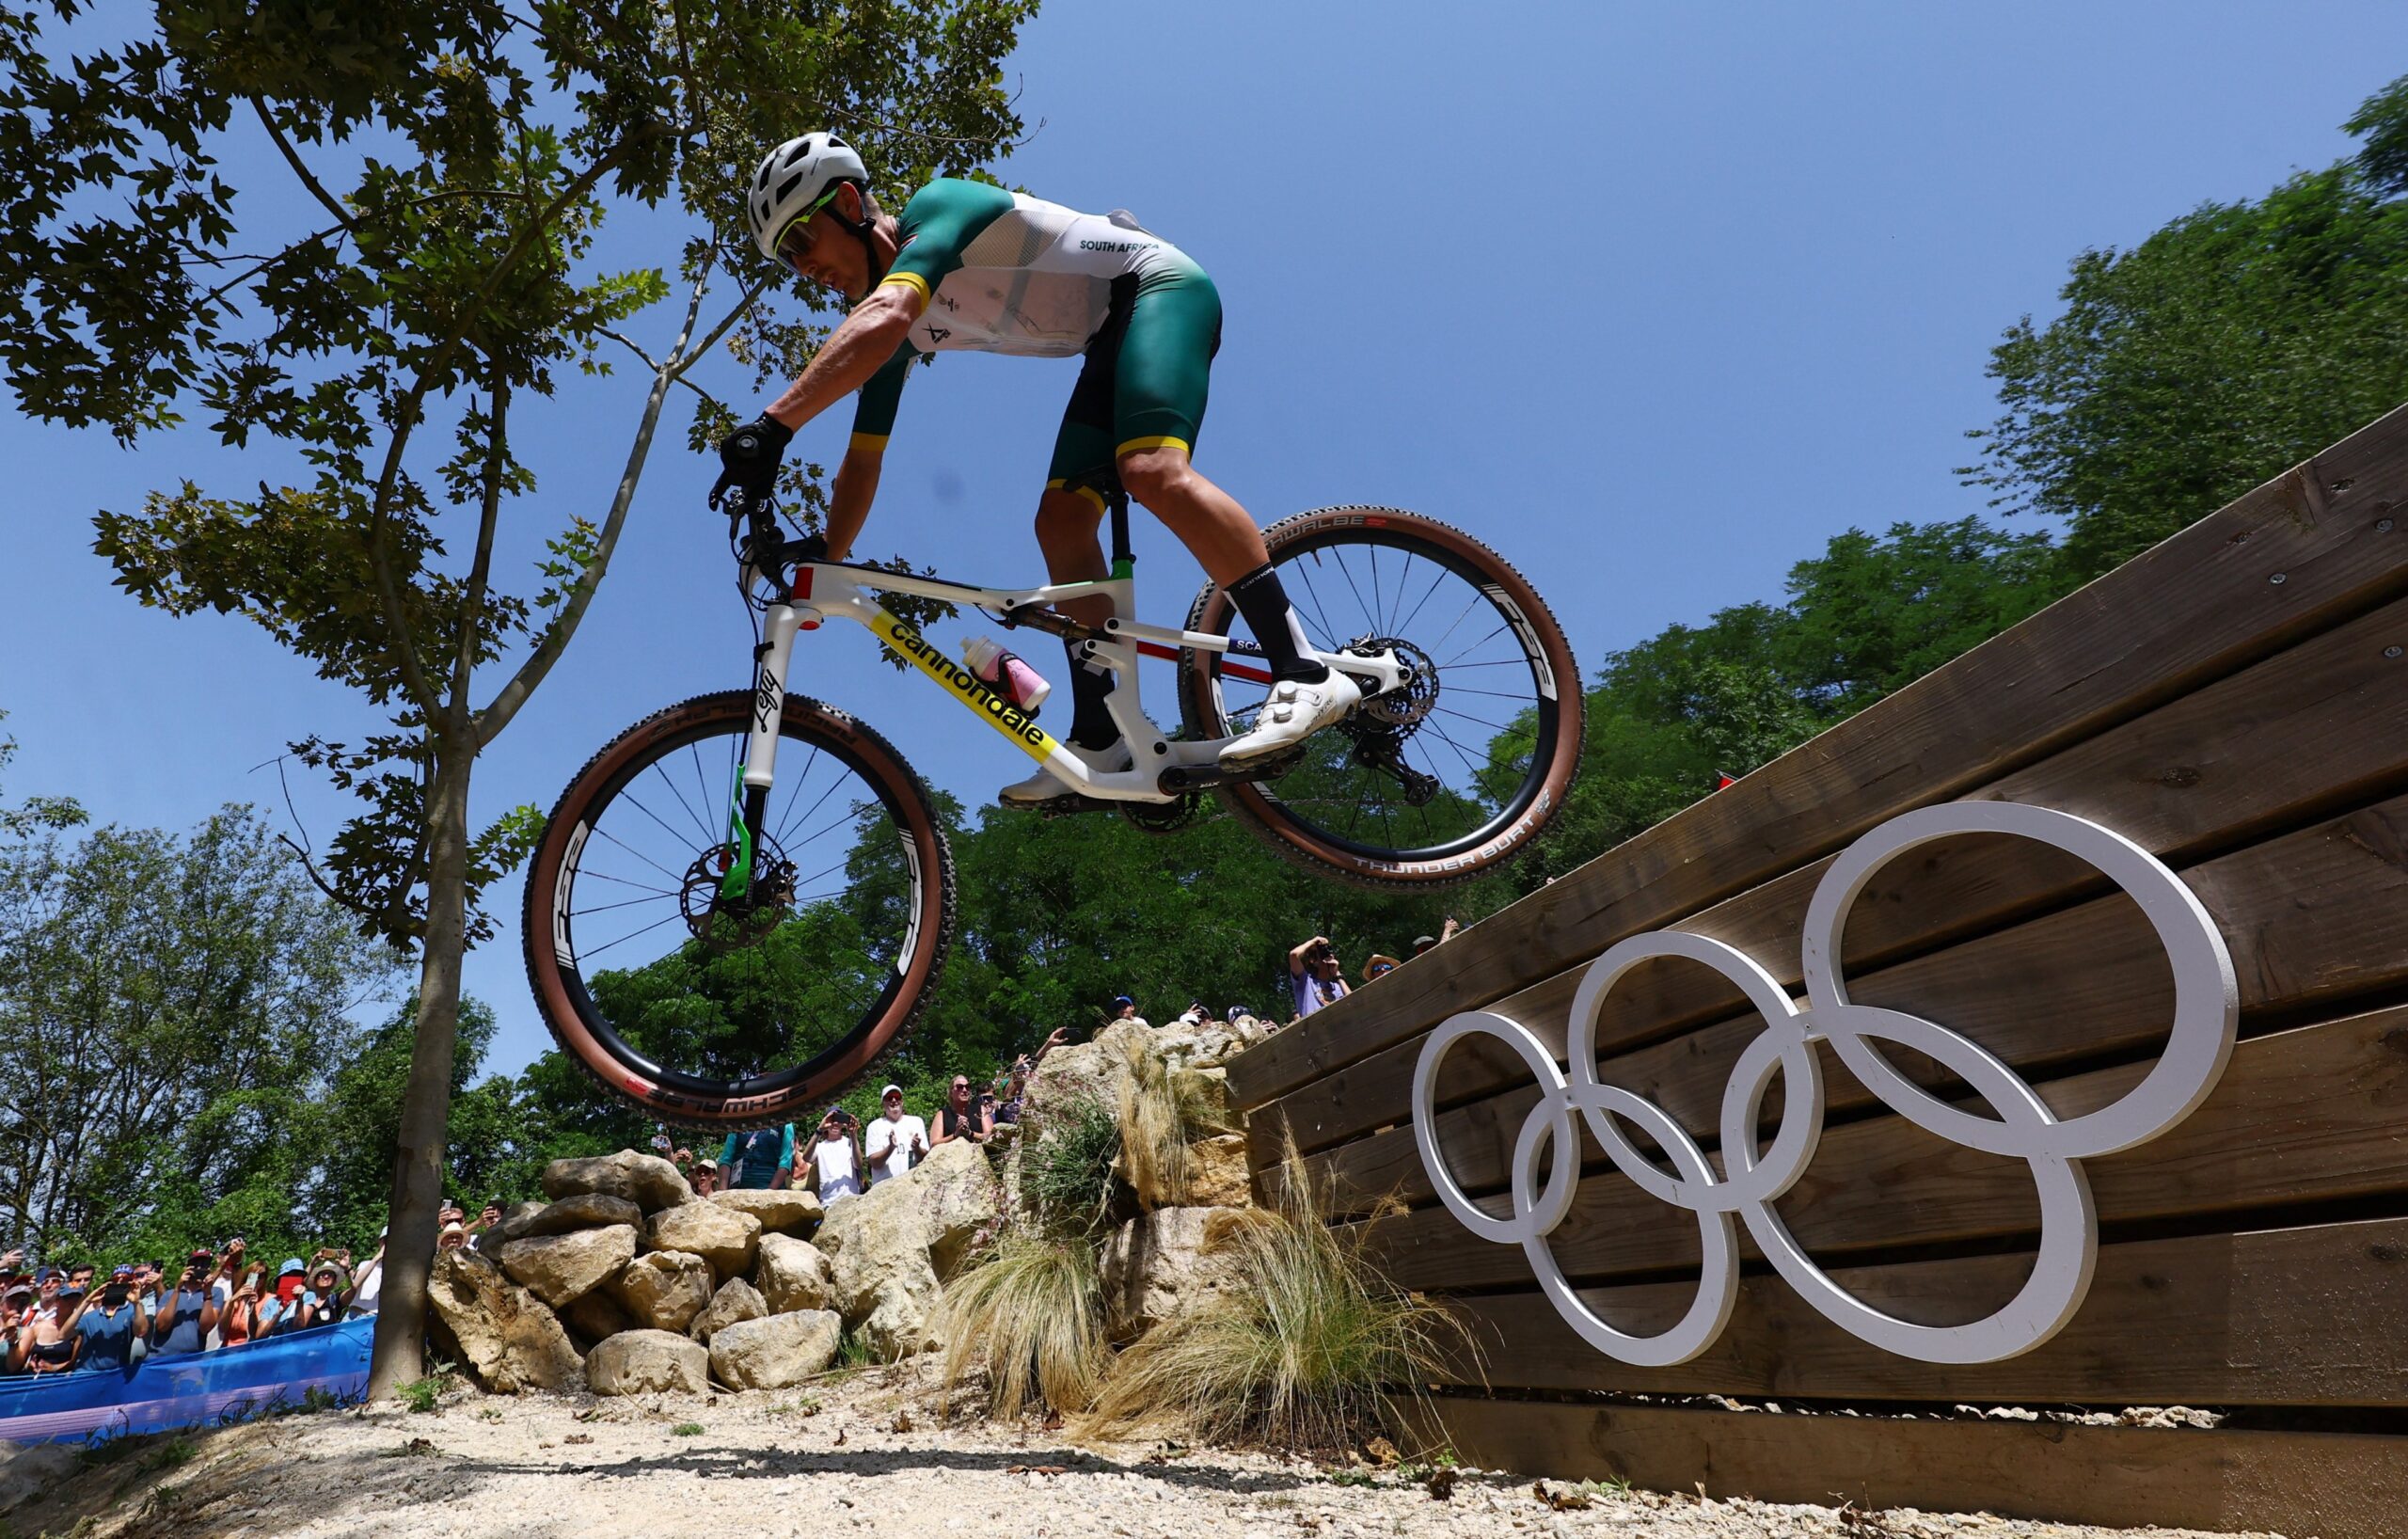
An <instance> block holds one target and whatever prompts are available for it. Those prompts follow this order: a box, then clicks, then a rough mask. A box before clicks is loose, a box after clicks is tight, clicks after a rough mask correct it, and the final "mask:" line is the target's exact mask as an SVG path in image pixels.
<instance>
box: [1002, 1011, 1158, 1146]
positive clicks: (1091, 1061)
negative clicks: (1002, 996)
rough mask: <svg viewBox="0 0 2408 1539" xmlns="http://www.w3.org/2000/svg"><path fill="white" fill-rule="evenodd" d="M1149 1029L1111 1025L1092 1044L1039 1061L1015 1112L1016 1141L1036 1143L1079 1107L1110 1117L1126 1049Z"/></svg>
mask: <svg viewBox="0 0 2408 1539" xmlns="http://www.w3.org/2000/svg"><path fill="white" fill-rule="evenodd" d="M1151 1035H1152V1031H1151V1028H1150V1027H1149V1026H1147V1025H1145V1024H1144V1023H1141V1022H1131V1021H1116V1022H1114V1023H1112V1024H1110V1025H1108V1026H1106V1027H1104V1028H1103V1029H1102V1030H1101V1031H1099V1032H1097V1033H1096V1034H1095V1039H1094V1040H1092V1041H1085V1042H1073V1043H1071V1044H1070V1045H1069V1046H1067V1047H1057V1048H1055V1049H1054V1051H1053V1052H1051V1053H1048V1054H1047V1055H1045V1061H1044V1062H1043V1063H1040V1064H1038V1066H1037V1072H1036V1073H1035V1074H1034V1075H1033V1076H1031V1077H1030V1079H1029V1082H1028V1097H1027V1100H1026V1101H1025V1102H1024V1103H1023V1104H1022V1109H1021V1121H1022V1124H1024V1130H1023V1132H1022V1138H1024V1139H1025V1138H1035V1137H1041V1136H1042V1135H1043V1134H1044V1133H1045V1131H1046V1129H1047V1128H1048V1127H1050V1126H1052V1125H1053V1124H1054V1123H1055V1122H1059V1121H1062V1120H1064V1119H1066V1118H1068V1117H1069V1116H1072V1115H1074V1114H1075V1112H1076V1110H1077V1108H1078V1107H1079V1106H1080V1105H1081V1104H1082V1103H1089V1102H1091V1103H1095V1104H1097V1105H1100V1106H1101V1107H1103V1108H1104V1109H1105V1110H1106V1111H1110V1110H1112V1109H1114V1108H1116V1107H1117V1106H1118V1105H1119V1104H1120V1090H1121V1087H1122V1086H1123V1084H1125V1083H1126V1082H1127V1081H1128V1079H1129V1077H1130V1075H1129V1045H1130V1044H1131V1043H1138V1044H1145V1043H1147V1042H1148V1039H1149V1037H1150V1036H1151Z"/></svg>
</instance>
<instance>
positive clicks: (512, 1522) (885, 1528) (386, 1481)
mask: <svg viewBox="0 0 2408 1539" xmlns="http://www.w3.org/2000/svg"><path fill="white" fill-rule="evenodd" d="M1550 1490H1551V1491H1552V1492H1553V1493H1554V1495H1555V1497H1556V1498H1557V1499H1559V1500H1560V1501H1562V1502H1564V1503H1565V1505H1564V1506H1562V1507H1559V1506H1557V1505H1555V1504H1554V1503H1551V1502H1549V1501H1545V1500H1542V1499H1541V1498H1540V1497H1539V1496H1538V1495H1536V1494H1534V1493H1533V1491H1532V1489H1531V1484H1530V1483H1529V1481H1527V1480H1521V1479H1516V1478H1513V1477H1507V1476H1501V1475H1488V1474H1481V1473H1479V1472H1475V1471H1463V1472H1461V1473H1460V1474H1459V1476H1458V1478H1457V1479H1456V1481H1455V1483H1454V1485H1453V1489H1452V1491H1451V1493H1450V1497H1449V1498H1448V1499H1444V1500H1441V1499H1436V1498H1434V1497H1433V1496H1432V1495H1431V1493H1430V1491H1429V1490H1428V1489H1427V1488H1426V1487H1425V1486H1424V1485H1423V1484H1422V1483H1419V1482H1418V1480H1417V1479H1415V1478H1414V1477H1413V1473H1412V1472H1410V1471H1408V1472H1405V1473H1399V1472H1396V1471H1388V1472H1384V1473H1380V1474H1371V1473H1369V1472H1365V1471H1343V1472H1338V1473H1337V1475H1336V1478H1333V1473H1332V1472H1331V1471H1326V1470H1323V1469H1321V1468H1316V1467H1315V1466H1313V1465H1310V1464H1307V1463H1304V1462H1301V1461H1291V1460H1285V1459H1278V1458H1273V1457H1269V1456H1265V1455H1260V1454H1228V1453H1212V1454H1204V1453H1195V1452H1182V1451H1180V1450H1177V1449H1170V1448H1165V1447H1164V1446H1162V1445H1159V1444H1157V1445H1153V1446H1151V1447H1149V1446H1146V1445H1138V1446H1133V1447H1116V1448H1110V1449H1101V1450H1086V1449H1080V1448H1077V1447H1074V1446H1072V1445H1071V1444H1070V1443H1069V1441H1067V1440H1066V1439H1065V1438H1064V1437H1063V1436H1061V1435H1060V1434H1059V1433H1056V1432H1047V1431H1044V1430H1042V1429H1040V1428H1038V1427H1036V1426H1033V1425H1032V1426H1028V1427H1025V1428H1009V1427H993V1426H987V1425H974V1426H956V1427H951V1428H946V1427H942V1426H940V1425H938V1422H937V1418H936V1416H935V1414H934V1407H933V1404H932V1402H931V1401H930V1399H929V1398H928V1396H927V1394H926V1393H925V1390H924V1388H923V1387H922V1386H921V1385H920V1384H919V1383H918V1382H917V1381H916V1380H914V1379H912V1378H911V1377H909V1376H904V1375H890V1374H887V1373H883V1372H875V1373H867V1374H858V1375H855V1376H853V1377H851V1378H849V1379H847V1380H843V1381H839V1382H834V1383H831V1384H827V1385H824V1386H822V1387H819V1388H816V1389H815V1390H813V1391H811V1392H808V1393H805V1392H800V1391H786V1392H780V1393H766V1392H756V1393H753V1394H744V1395H735V1394H721V1395H717V1396H646V1397H640V1398H633V1399H624V1400H595V1399H592V1398H589V1397H586V1396H582V1395H574V1396H570V1395H562V1396H529V1397H523V1398H519V1399H510V1398H504V1397H486V1396H483V1395H479V1394H477V1393H476V1392H475V1391H473V1390H456V1391H453V1392H452V1393H451V1394H450V1395H448V1396H447V1397H446V1398H445V1399H444V1400H443V1402H442V1404H441V1405H440V1406H439V1408H438V1409H436V1411H434V1412H432V1413H429V1414H423V1415H414V1414H410V1413H408V1412H404V1411H402V1410H400V1409H398V1408H396V1409H388V1410H377V1411H370V1412H361V1411H352V1412H329V1413H324V1414H320V1415H316V1416H306V1417H292V1418H287V1419H283V1420H276V1421H272V1422H267V1423H263V1424H261V1425H257V1426H248V1427H235V1428H229V1429H226V1430H223V1431H217V1432H212V1433H205V1434H198V1435H194V1436H190V1437H186V1438H151V1439H145V1440H142V1441H140V1442H138V1443H134V1444H129V1445H127V1446H126V1447H124V1448H123V1449H121V1450H119V1451H115V1452H113V1454H112V1456H110V1457H107V1458H106V1459H104V1460H94V1459H91V1458H88V1457H87V1458H82V1459H79V1458H78V1457H77V1456H76V1455H75V1454H73V1453H71V1452H68V1451H66V1450H56V1449H51V1450H32V1451H26V1452H20V1453H17V1454H15V1455H13V1456H12V1457H9V1458H8V1459H7V1460H6V1461H5V1462H4V1463H0V1533H5V1534H7V1535H9V1536H10V1539H32V1536H34V1535H37V1534H62V1535H63V1534H67V1533H70V1532H74V1533H76V1534H77V1535H78V1539H108V1536H111V1535H117V1534H135V1533H139V1534H141V1535H142V1536H143V1539H162V1536H166V1535H201V1534H209V1535H221V1534H222V1535H256V1536H258V1539H370V1536H375V1539H387V1536H391V1535H399V1534H406V1535H409V1536H411V1539H436V1536H447V1535H471V1534H473V1535H478V1536H480V1539H689V1536H690V1539H720V1536H722V1535H726V1536H735V1535H742V1536H745V1539H753V1536H755V1535H812V1536H815V1539H817V1536H825V1535H848V1534H872V1533H875V1534H878V1535H880V1536H882V1539H948V1536H951V1535H955V1534H960V1535H965V1536H988V1535H992V1536H995V1539H1036V1536H1046V1539H1054V1536H1060V1539H1071V1536H1087V1535H1094V1536H1106V1535H1109V1536H1125V1539H1157V1536H1171V1539H1207V1536H1211V1539H1222V1536H1236V1535H1245V1536H1272V1539H1355V1536H1370V1535H1383V1536H1385V1535H1391V1534H1410V1535H1414V1536H1417V1539H1419V1536H1423V1535H1427V1536H1431V1539H1439V1536H1449V1539H1453V1536H1460V1539H1497V1536H1498V1535H1500V1534H1537V1535H1547V1536H1550V1539H1551V1536H1556V1535H1588V1534H1598V1535H1605V1534H1611V1535H1614V1536H1616V1539H1787V1536H1792V1535H1833V1536H1839V1539H1941V1536H1948V1539H1959V1536H1966V1539H2078V1536H2090V1535H2100V1534H2104V1533H2106V1532H2108V1531H2104V1530H2096V1529H2070V1528H2060V1527H2054V1526H2052V1525H2048V1524H2039V1523H2022V1522H2010V1521H2007V1520H2005V1519H2002V1518H1995V1517H1988V1516H1982V1515H1973V1516H1952V1515H1924V1514H1916V1513H1910V1512H1903V1511H1898V1512H1888V1513H1882V1514H1878V1515H1858V1514H1854V1513H1844V1512H1837V1511H1834V1510H1832V1509H1830V1508H1828V1507H1792V1506H1780V1505H1774V1504H1770V1503H1764V1502H1751V1501H1708V1502H1700V1501H1698V1500H1696V1499H1690V1498H1684V1497H1665V1496H1657V1495H1654V1494H1650V1493H1645V1492H1634V1493H1620V1494H1618V1493H1614V1492H1610V1491H1607V1490H1605V1489H1602V1488H1598V1487H1590V1488H1587V1489H1585V1490H1583V1489H1580V1488H1576V1487H1571V1486H1565V1485H1561V1484H1559V1483H1550ZM1581 1502H1585V1503H1586V1505H1585V1506H1583V1505H1576V1503H1581ZM79 1523H80V1524H82V1525H83V1526H82V1527H81V1528H79V1527H78V1525H79ZM2124 1532H2126V1533H2128V1534H2133V1535H2137V1534H2141V1533H2146V1534H2147V1535H2150V1536H2153V1539H2176V1536H2177V1531H2173V1530H2160V1529H2150V1530H2146V1531H2124Z"/></svg>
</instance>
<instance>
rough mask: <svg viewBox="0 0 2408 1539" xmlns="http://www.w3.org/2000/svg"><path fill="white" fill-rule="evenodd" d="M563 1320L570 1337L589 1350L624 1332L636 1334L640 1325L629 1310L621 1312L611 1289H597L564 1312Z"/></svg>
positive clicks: (562, 1311)
mask: <svg viewBox="0 0 2408 1539" xmlns="http://www.w3.org/2000/svg"><path fill="white" fill-rule="evenodd" d="M560 1316H561V1323H562V1325H566V1326H568V1328H569V1334H570V1335H571V1336H572V1337H574V1338H575V1339H576V1340H577V1341H579V1342H581V1343H582V1344H584V1345H585V1346H587V1347H589V1348H590V1347H592V1346H593V1345H594V1342H596V1341H602V1340H603V1339H605V1338H606V1337H611V1336H616V1335H618V1334H619V1333H620V1332H621V1331H623V1330H634V1329H636V1328H637V1325H638V1322H637V1321H636V1320H634V1319H633V1318H632V1317H630V1316H629V1315H628V1313H627V1311H626V1310H625V1309H621V1308H619V1301H618V1300H617V1299H615V1298H612V1297H611V1296H610V1289H608V1288H596V1289H594V1292H592V1293H588V1294H586V1295H585V1296H584V1297H583V1298H580V1299H578V1301H577V1302H576V1303H574V1304H572V1305H570V1306H569V1307H568V1308H567V1309H562V1310H561V1311H560Z"/></svg>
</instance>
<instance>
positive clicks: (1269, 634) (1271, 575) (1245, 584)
mask: <svg viewBox="0 0 2408 1539" xmlns="http://www.w3.org/2000/svg"><path fill="white" fill-rule="evenodd" d="M1229 597H1230V598H1231V599H1233V600H1235V601H1236V603H1237V607H1238V612H1239V613H1240V614H1243V615H1244V616H1245V623H1246V624H1247V625H1249V626H1251V627H1254V639H1255V640H1256V641H1258V642H1259V643H1262V656H1263V658H1265V660H1267V661H1268V662H1269V663H1270V664H1271V674H1272V676H1273V677H1274V678H1285V679H1293V680H1295V681H1296V682H1297V683H1299V684H1319V683H1320V682H1321V681H1322V680H1323V679H1325V678H1327V677H1328V676H1329V669H1328V667H1327V666H1326V665H1325V664H1323V663H1320V662H1315V661H1311V660H1309V659H1307V658H1306V657H1305V653H1306V652H1307V650H1309V649H1310V648H1311V646H1312V643H1310V642H1308V641H1307V640H1305V627H1304V624H1303V622H1301V621H1299V620H1298V619H1297V618H1296V611H1295V608H1294V606H1292V605H1291V604H1290V603H1289V602H1288V590H1287V589H1286V588H1284V587H1281V586H1280V584H1279V574H1278V573H1277V572H1276V571H1275V570H1273V569H1272V566H1271V563H1268V562H1265V563H1263V564H1261V565H1260V566H1258V567H1256V568H1255V569H1254V570H1253V571H1251V572H1248V573H1247V574H1246V575H1245V576H1244V577H1242V578H1240V579H1237V580H1236V581H1235V582H1232V583H1230V584H1229Z"/></svg>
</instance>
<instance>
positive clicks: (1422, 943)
mask: <svg viewBox="0 0 2408 1539" xmlns="http://www.w3.org/2000/svg"><path fill="white" fill-rule="evenodd" d="M1436 944H1438V937H1436V936H1435V935H1417V936H1415V937H1414V938H1413V949H1414V950H1416V951H1427V950H1429V949H1430V948H1431V947H1432V946H1434V945H1436Z"/></svg>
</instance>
